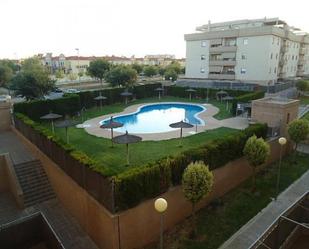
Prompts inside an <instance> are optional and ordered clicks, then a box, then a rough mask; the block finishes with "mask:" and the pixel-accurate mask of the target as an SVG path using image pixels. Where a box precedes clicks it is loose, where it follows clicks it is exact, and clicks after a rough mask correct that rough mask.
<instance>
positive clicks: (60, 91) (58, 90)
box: [53, 88, 63, 93]
mask: <svg viewBox="0 0 309 249" xmlns="http://www.w3.org/2000/svg"><path fill="white" fill-rule="evenodd" d="M53 92H55V93H63V91H62V90H61V89H60V88H56V89H55V90H54V91H53Z"/></svg>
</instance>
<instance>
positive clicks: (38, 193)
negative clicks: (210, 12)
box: [24, 188, 54, 200]
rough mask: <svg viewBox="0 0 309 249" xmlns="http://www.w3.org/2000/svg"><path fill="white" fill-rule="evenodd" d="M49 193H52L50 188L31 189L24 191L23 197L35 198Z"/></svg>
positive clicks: (26, 198)
mask: <svg viewBox="0 0 309 249" xmlns="http://www.w3.org/2000/svg"><path fill="white" fill-rule="evenodd" d="M49 194H54V191H53V190H52V189H51V188H50V189H45V190H37V191H31V192H24V199H25V200H29V199H32V198H37V197H40V196H45V195H49Z"/></svg>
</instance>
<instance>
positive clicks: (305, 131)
mask: <svg viewBox="0 0 309 249" xmlns="http://www.w3.org/2000/svg"><path fill="white" fill-rule="evenodd" d="M288 133H289V136H290V138H291V139H292V140H293V142H294V143H295V147H294V150H295V151H296V150H297V146H298V144H299V143H300V142H302V141H304V140H306V138H307V136H308V135H309V122H308V121H307V120H306V119H298V120H294V121H292V122H291V123H290V124H289V126H288Z"/></svg>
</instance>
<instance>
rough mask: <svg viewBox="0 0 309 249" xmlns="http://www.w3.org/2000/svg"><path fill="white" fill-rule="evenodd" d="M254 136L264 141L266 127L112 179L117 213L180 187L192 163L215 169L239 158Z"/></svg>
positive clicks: (206, 144) (225, 138) (256, 128)
mask: <svg viewBox="0 0 309 249" xmlns="http://www.w3.org/2000/svg"><path fill="white" fill-rule="evenodd" d="M254 134H255V135H256V136H257V137H263V138H266V134H267V125H265V124H255V125H252V126H250V127H248V128H247V129H245V130H243V131H240V132H238V133H236V134H233V135H229V136H227V137H223V138H219V139H215V140H211V141H208V142H206V143H205V144H203V145H201V146H200V147H198V148H195V149H190V150H187V151H184V152H182V153H180V154H179V155H177V156H174V157H168V158H164V159H161V160H159V161H157V162H154V163H152V164H148V165H146V166H144V167H139V168H133V169H131V170H128V171H126V172H124V173H121V174H118V175H117V176H115V177H114V179H115V207H116V210H125V209H128V208H132V207H134V206H136V205H137V204H138V203H140V202H141V201H143V200H146V199H149V198H153V197H155V196H158V195H159V194H161V193H164V192H165V191H166V190H167V189H168V188H169V186H171V185H174V186H176V185H179V184H181V179H182V174H183V172H184V169H185V168H186V167H187V165H188V164H189V163H190V162H192V161H200V160H202V161H203V162H205V163H206V164H207V165H209V168H210V169H211V170H214V169H216V168H219V167H221V166H223V165H225V164H226V163H228V162H230V161H232V160H235V159H237V158H240V157H242V156H243V153H242V151H243V148H244V146H245V143H246V141H247V139H248V138H249V137H251V136H252V135H254ZM222 155H224V156H222Z"/></svg>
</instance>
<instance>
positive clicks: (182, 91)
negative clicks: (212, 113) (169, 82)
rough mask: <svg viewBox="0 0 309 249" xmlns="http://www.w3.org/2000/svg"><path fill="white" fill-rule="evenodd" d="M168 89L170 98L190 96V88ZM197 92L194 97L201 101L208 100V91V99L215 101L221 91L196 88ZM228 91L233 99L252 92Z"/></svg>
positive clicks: (170, 87)
mask: <svg viewBox="0 0 309 249" xmlns="http://www.w3.org/2000/svg"><path fill="white" fill-rule="evenodd" d="M165 89H166V94H167V95H169V96H175V97H182V98H187V97H188V96H189V93H188V92H186V90H187V89H189V88H188V87H179V86H169V87H165ZM194 89H195V90H196V92H195V93H193V95H196V96H198V97H199V98H201V99H206V98H207V91H208V98H209V99H215V98H216V93H217V92H219V91H220V89H211V88H209V89H208V90H207V88H194ZM224 91H226V92H227V93H228V94H229V95H230V96H233V97H238V96H241V95H244V94H249V93H251V92H249V91H240V90H229V89H227V90H224Z"/></svg>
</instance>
